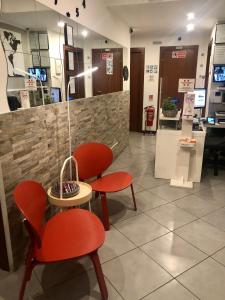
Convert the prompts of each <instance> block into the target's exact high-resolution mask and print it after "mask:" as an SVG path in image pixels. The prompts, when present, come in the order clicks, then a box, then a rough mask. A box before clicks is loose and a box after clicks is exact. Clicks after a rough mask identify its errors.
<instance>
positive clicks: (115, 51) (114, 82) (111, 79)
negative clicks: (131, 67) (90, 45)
mask: <svg viewBox="0 0 225 300" xmlns="http://www.w3.org/2000/svg"><path fill="white" fill-rule="evenodd" d="M107 60H110V61H111V65H110V64H109V66H108V69H107ZM92 66H93V67H98V71H97V72H94V73H93V74H92V80H93V81H92V84H93V96H97V95H103V94H109V93H115V92H119V91H122V90H123V49H122V48H110V49H92Z"/></svg>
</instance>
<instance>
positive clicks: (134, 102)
mask: <svg viewBox="0 0 225 300" xmlns="http://www.w3.org/2000/svg"><path fill="white" fill-rule="evenodd" d="M144 64H145V48H131V52H130V131H136V132H142V122H143V93H144Z"/></svg>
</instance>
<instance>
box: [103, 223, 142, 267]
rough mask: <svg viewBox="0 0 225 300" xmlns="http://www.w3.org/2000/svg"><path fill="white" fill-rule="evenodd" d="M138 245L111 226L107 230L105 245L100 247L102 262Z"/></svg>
mask: <svg viewBox="0 0 225 300" xmlns="http://www.w3.org/2000/svg"><path fill="white" fill-rule="evenodd" d="M134 248H136V246H135V245H134V244H133V243H131V242H130V241H129V240H128V239H127V238H126V237H125V236H124V235H122V234H121V233H120V232H119V231H118V230H116V229H114V228H111V229H110V231H107V232H106V240H105V243H104V245H103V246H102V247H101V248H100V249H99V251H98V253H99V256H100V260H101V263H103V262H106V261H108V260H110V259H112V258H115V257H117V256H119V255H122V254H124V253H126V252H128V251H130V250H132V249H134Z"/></svg>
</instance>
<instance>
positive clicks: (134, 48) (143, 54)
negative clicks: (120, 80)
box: [129, 47, 145, 132]
mask: <svg viewBox="0 0 225 300" xmlns="http://www.w3.org/2000/svg"><path fill="white" fill-rule="evenodd" d="M132 52H133V53H136V52H139V53H141V54H142V60H141V64H142V65H143V72H142V76H141V78H140V81H141V83H140V85H141V86H140V99H141V114H140V117H141V118H140V122H139V123H140V124H138V125H139V127H140V128H139V129H140V130H139V131H138V132H143V129H142V126H143V111H144V107H143V104H144V79H145V47H132V48H130V61H131V55H132ZM130 72H131V68H130ZM130 85H131V76H130ZM130 90H131V89H130ZM130 113H131V111H130ZM130 124H131V123H130ZM129 128H130V126H129Z"/></svg>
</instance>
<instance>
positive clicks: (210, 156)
mask: <svg viewBox="0 0 225 300" xmlns="http://www.w3.org/2000/svg"><path fill="white" fill-rule="evenodd" d="M203 166H206V167H208V166H209V167H210V166H211V167H213V172H214V176H218V173H219V169H222V168H225V137H224V131H223V130H220V129H219V131H218V129H216V131H210V132H209V133H208V134H207V135H206V140H205V149H204V159H203Z"/></svg>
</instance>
